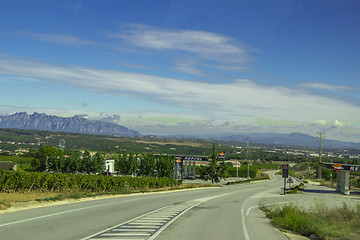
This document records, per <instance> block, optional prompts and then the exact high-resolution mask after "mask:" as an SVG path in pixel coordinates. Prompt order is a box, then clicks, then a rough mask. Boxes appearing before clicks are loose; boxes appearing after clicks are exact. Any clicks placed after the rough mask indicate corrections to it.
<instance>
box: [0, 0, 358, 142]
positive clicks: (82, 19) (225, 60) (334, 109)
mask: <svg viewBox="0 0 360 240" xmlns="http://www.w3.org/2000/svg"><path fill="white" fill-rule="evenodd" d="M359 10H360V1H357V0H353V1H351V0H346V1H340V0H308V1H307V0H302V1H292V0H282V1H280V0H278V1H273V0H263V1H230V0H224V1H212V0H202V1H199V0H196V1H186V0H176V1H165V0H164V1H146V0H132V1H125V0H114V1H111V0H106V1H100V0H88V1H85V0H83V1H81V0H78V1H76V0H69V1H66V0H62V1H55V0H52V1H48V0H34V1H27V0H0V114H1V115H7V114H11V113H14V112H18V111H27V112H28V113H32V112H44V113H47V114H56V115H60V116H73V115H75V114H79V115H80V114H83V115H84V116H87V117H88V118H89V119H104V120H107V121H113V122H115V123H118V124H120V125H123V126H126V127H128V128H130V129H133V130H137V131H140V132H141V133H143V134H158V135H167V134H214V133H215V134H226V133H232V134H237V133H239V134H242V133H252V132H261V133H264V132H266V133H267V132H274V133H291V132H301V133H307V134H311V135H314V136H315V135H316V134H317V132H320V131H324V132H326V137H327V138H331V139H338V140H349V141H355V142H360V57H359V56H360V44H359V43H360V28H359V26H360V15H359V14H358V13H359Z"/></svg>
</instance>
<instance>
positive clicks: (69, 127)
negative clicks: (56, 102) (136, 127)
mask: <svg viewBox="0 0 360 240" xmlns="http://www.w3.org/2000/svg"><path fill="white" fill-rule="evenodd" d="M0 128H19V129H34V130H46V131H54V132H73V133H86V134H102V135H120V136H125V137H130V136H139V135H141V134H140V133H138V132H136V131H133V130H129V129H127V128H126V127H123V126H120V125H117V124H114V123H110V122H103V121H90V120H87V119H85V118H83V117H81V116H74V117H58V116H53V115H46V114H45V113H33V114H27V113H26V112H20V113H15V114H13V115H8V116H0Z"/></svg>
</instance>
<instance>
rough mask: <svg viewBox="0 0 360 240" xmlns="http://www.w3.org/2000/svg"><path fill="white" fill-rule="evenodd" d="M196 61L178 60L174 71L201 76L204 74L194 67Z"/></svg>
mask: <svg viewBox="0 0 360 240" xmlns="http://www.w3.org/2000/svg"><path fill="white" fill-rule="evenodd" d="M196 63H197V62H196V61H195V60H193V59H186V60H183V59H181V60H179V61H177V62H176V66H175V70H176V71H178V72H184V73H189V74H193V75H197V76H203V75H204V73H203V71H201V70H200V69H199V68H197V67H196Z"/></svg>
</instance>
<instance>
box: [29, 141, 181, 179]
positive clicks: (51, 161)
mask: <svg viewBox="0 0 360 240" xmlns="http://www.w3.org/2000/svg"><path fill="white" fill-rule="evenodd" d="M114 160H115V171H116V172H118V173H119V174H121V175H125V176H147V177H173V176H174V166H175V164H174V158H173V157H172V156H169V155H154V154H150V153H145V154H134V153H130V154H127V153H119V154H118V157H117V158H115V159H114ZM31 167H32V169H33V170H34V171H39V172H44V171H47V172H56V173H85V174H101V173H103V172H105V164H104V156H103V155H102V154H100V153H98V152H97V153H95V155H91V154H90V153H89V152H88V151H84V152H83V153H79V152H75V153H72V154H70V155H66V154H65V152H64V151H62V150H61V149H60V148H57V147H54V146H44V147H42V148H40V149H39V150H38V151H37V152H35V156H34V158H33V160H32V161H31Z"/></svg>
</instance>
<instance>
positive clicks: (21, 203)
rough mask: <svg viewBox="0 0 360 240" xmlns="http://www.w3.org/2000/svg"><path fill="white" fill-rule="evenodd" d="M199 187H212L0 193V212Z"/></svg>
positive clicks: (210, 185) (183, 186)
mask: <svg viewBox="0 0 360 240" xmlns="http://www.w3.org/2000/svg"><path fill="white" fill-rule="evenodd" d="M201 187H214V185H212V184H194V183H183V184H181V185H179V186H172V187H164V188H160V189H148V188H143V189H136V190H134V189H123V191H121V192H111V193H103V192H101V193H90V192H79V191H66V192H61V193H59V192H40V191H31V192H27V191H25V192H14V191H12V192H0V210H6V209H8V208H10V207H27V206H29V207H30V206H32V205H34V204H36V205H39V204H41V203H48V202H56V201H60V200H64V199H79V198H85V197H95V196H99V195H101V196H104V195H105V196H106V195H124V194H131V193H145V192H160V191H171V190H181V189H191V188H201Z"/></svg>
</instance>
